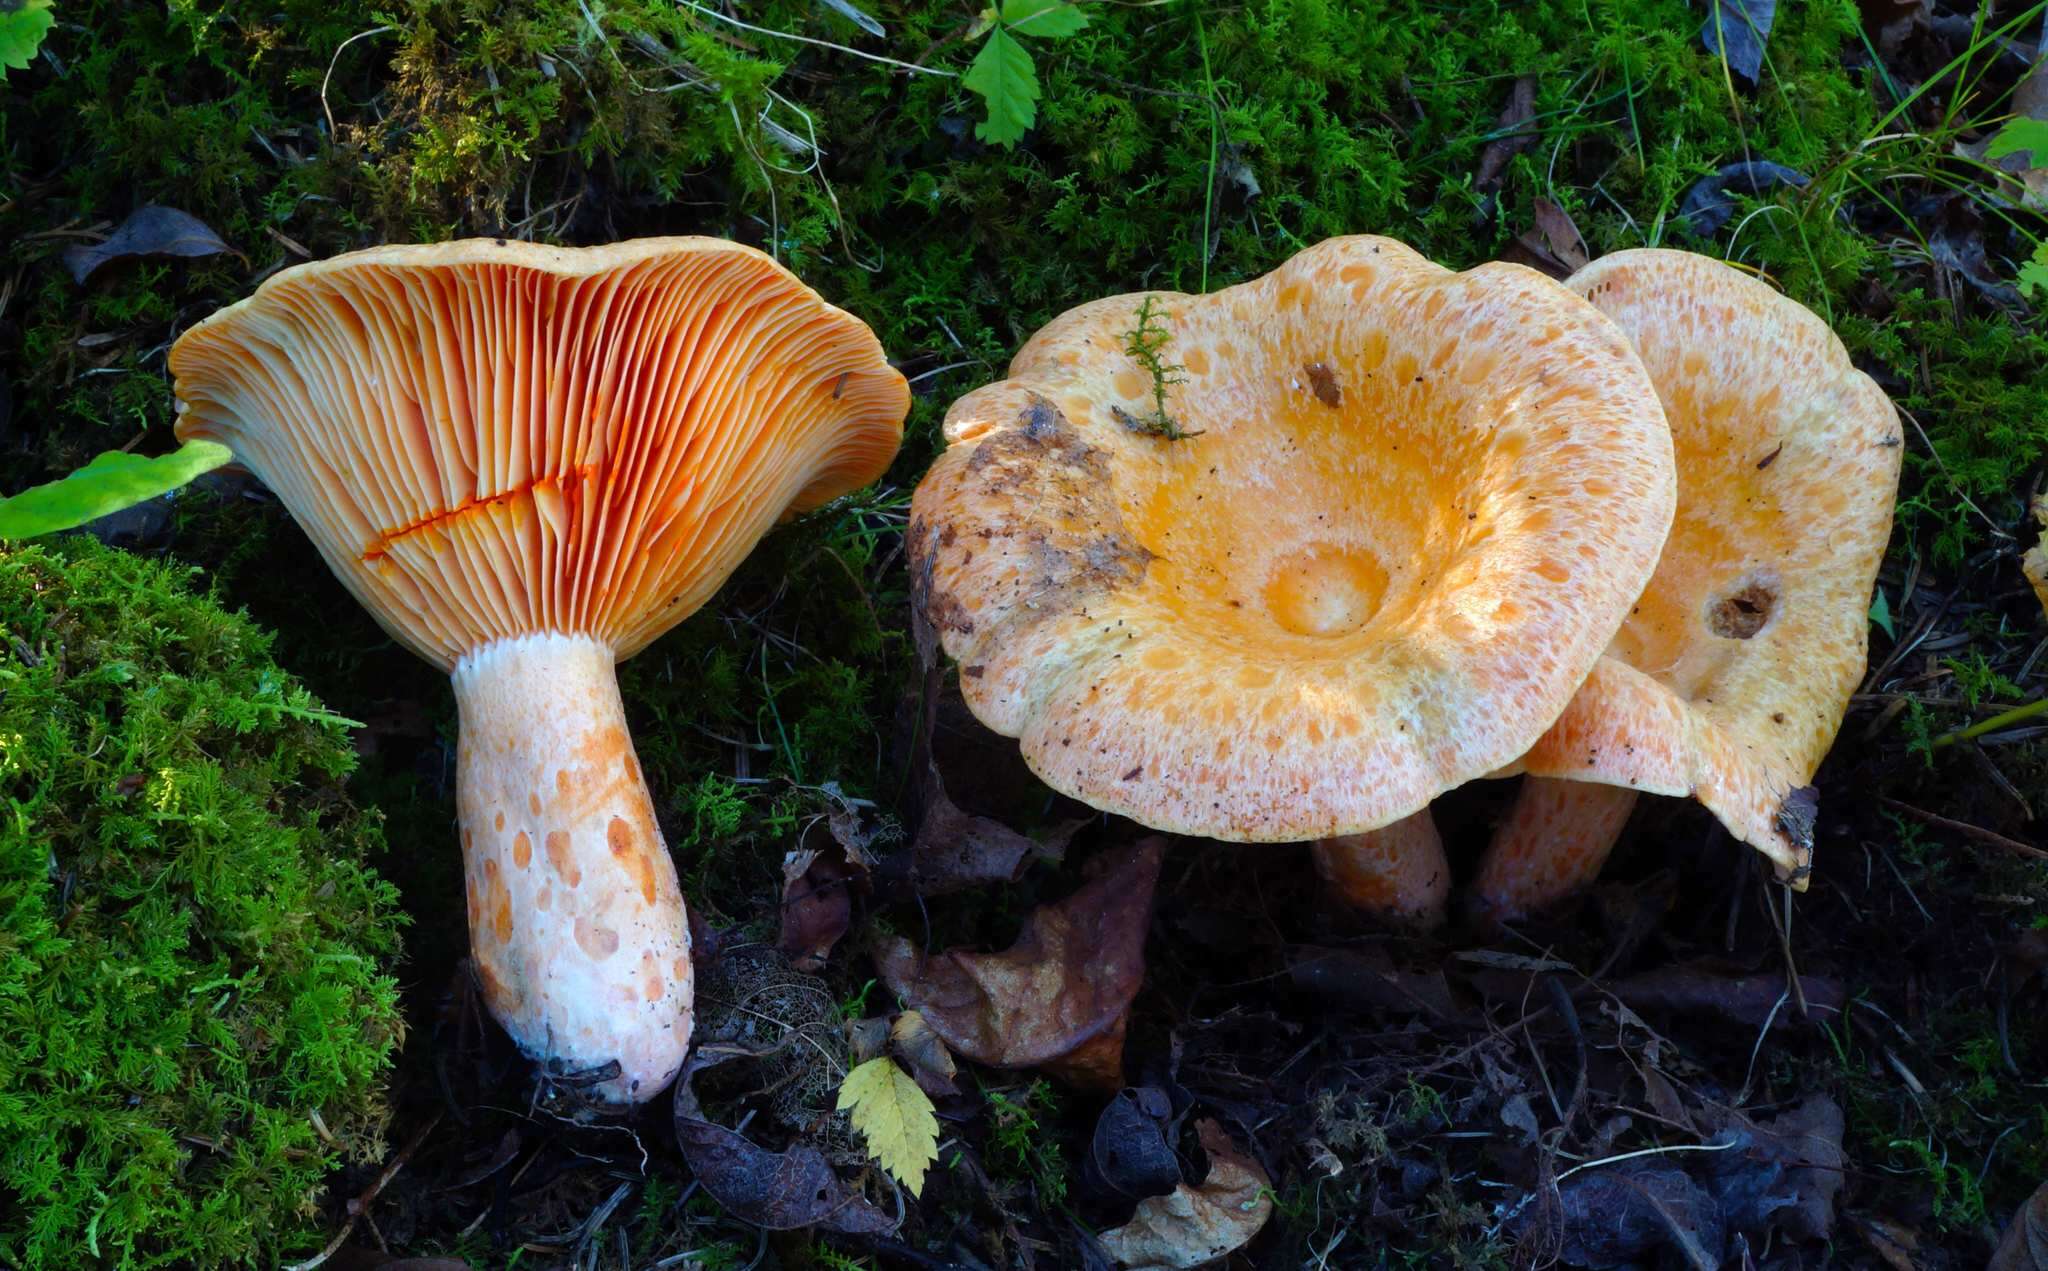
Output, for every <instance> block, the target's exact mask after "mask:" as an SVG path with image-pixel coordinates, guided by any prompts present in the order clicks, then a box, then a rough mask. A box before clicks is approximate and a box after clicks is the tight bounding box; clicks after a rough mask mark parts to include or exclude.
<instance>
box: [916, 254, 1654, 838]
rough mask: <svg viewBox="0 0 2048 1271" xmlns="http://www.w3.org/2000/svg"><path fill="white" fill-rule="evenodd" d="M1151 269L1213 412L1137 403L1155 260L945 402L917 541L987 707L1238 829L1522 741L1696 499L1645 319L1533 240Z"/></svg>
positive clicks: (1183, 354)
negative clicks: (1249, 272)
mask: <svg viewBox="0 0 2048 1271" xmlns="http://www.w3.org/2000/svg"><path fill="white" fill-rule="evenodd" d="M1150 299H1151V302H1152V309H1150V310H1148V312H1156V313H1157V314H1158V315H1159V318H1160V321H1161V323H1162V324H1163V328H1164V330H1165V331H1166V332H1167V334H1168V337H1169V338H1168V339H1167V340H1166V342H1165V343H1164V345H1163V347H1162V348H1161V349H1160V350H1159V351H1158V356H1159V357H1160V359H1161V360H1162V361H1164V362H1166V363H1170V364H1173V366H1174V368H1177V369H1176V370H1175V373H1174V374H1170V375H1169V376H1168V377H1167V378H1168V380H1169V383H1168V385H1167V388H1166V403H1165V404H1166V409H1167V411H1168V413H1169V414H1170V415H1171V416H1172V417H1173V418H1174V419H1176V420H1177V421H1179V424H1180V425H1181V428H1182V430H1183V431H1184V432H1185V433H1187V434H1191V435H1187V436H1185V437H1184V438H1183V439H1181V440H1166V439H1163V438H1161V437H1159V436H1155V435H1150V434H1147V433H1144V432H1141V431H1139V430H1138V429H1136V428H1134V427H1133V422H1134V421H1139V420H1143V419H1146V418H1148V417H1151V416H1152V413H1153V411H1154V408H1155V407H1154V400H1153V392H1154V380H1153V378H1152V376H1151V375H1150V374H1149V372H1148V370H1147V368H1146V367H1145V366H1144V365H1142V364H1141V362H1140V360H1139V359H1137V358H1135V357H1134V356H1133V355H1132V353H1131V352H1130V351H1129V349H1128V347H1127V345H1128V344H1129V340H1130V333H1131V332H1132V331H1133V329H1134V328H1136V327H1137V326H1138V325H1139V320H1138V310H1139V306H1140V302H1141V297H1139V296H1135V295H1133V296H1119V297H1113V298H1110V299H1106V300H1098V301H1095V302H1093V303H1091V304H1086V305H1083V306H1081V307H1080V308H1078V309H1075V310H1073V311H1071V312H1069V313H1067V314H1065V315H1063V316H1062V317H1060V318H1058V319H1056V320H1055V321H1054V322H1052V323H1051V324H1050V325H1049V326H1047V327H1046V328H1045V329H1044V330H1042V331H1040V332H1039V333H1038V334H1037V335H1035V336H1033V337H1032V339H1031V340H1030V341H1029V342H1028V343H1027V344H1026V345H1025V346H1024V348H1023V349H1022V350H1021V351H1020V352H1019V353H1018V354H1017V356H1016V359H1015V360H1014V361H1013V362H1012V363H1011V365H1010V378H1009V379H1007V380H1005V381H1002V382H1000V383H997V384H992V385H989V386H987V387H985V388H982V389H979V390H977V391H976V392H974V393H971V394H969V395H968V396H966V397H965V398H963V399H961V400H960V401H959V402H957V403H955V405H954V406H953V409H952V410H951V411H950V412H949V414H948V415H947V418H946V423H945V436H946V440H947V442H948V443H949V444H948V448H947V450H946V451H945V453H944V454H943V455H941V456H940V458H939V459H938V461H937V462H936V463H935V464H934V465H933V466H932V469H931V471H930V472H929V473H928V474H927V475H926V476H925V479H924V481H923V482H922V483H921V484H920V485H919V487H918V490H917V493H916V496H915V499H914V501H913V510H912V527H911V543H910V550H911V552H912V562H913V567H914V570H915V577H916V578H917V580H918V585H919V588H920V593H921V605H922V608H923V612H924V614H925V616H926V617H927V619H928V620H929V621H930V622H931V623H932V624H933V625H934V626H935V627H936V629H937V630H938V632H939V634H940V636H941V638H942V640H943V643H944V647H945V649H946V651H947V652H948V653H949V654H951V655H952V656H953V657H954V658H956V659H958V661H959V662H960V664H961V687H962V691H963V693H964V695H965V697H966V700H967V703H968V705H969V707H970V708H971V709H972V710H973V711H974V713H975V714H976V715H977V716H978V717H979V718H980V719H981V720H982V721H983V722H984V723H986V724H987V725H989V726H990V727H991V728H993V729H995V730H996V731H997V732H999V733H1002V734H1004V735H1007V736H1013V737H1017V738H1019V739H1020V741H1021V744H1022V748H1023V753H1024V756H1025V758H1026V760H1027V761H1028V762H1029V763H1030V764H1031V766H1032V768H1033V769H1034V770H1035V771H1036V772H1037V773H1038V774H1039V775H1040V776H1041V777H1042V778H1043V779H1044V780H1045V781H1046V782H1047V783H1048V784H1050V785H1052V786H1053V787H1054V788H1056V789H1058V790H1060V791H1063V792H1064V793H1067V794H1069V795H1072V796H1074V797H1076V798H1079V799H1082V800H1084V801H1085V802H1087V803H1089V804H1091V805H1093V806H1095V807H1097V808H1101V809H1104V810H1106V811H1111V812H1116V813H1119V814H1122V815H1125V816H1128V817H1131V818H1132V819H1134V820H1137V821H1140V822H1142V823H1144V824H1146V825H1149V826H1154V827H1157V828H1160V829H1166V830H1171V831H1176V832H1181V833H1189V834H1200V835H1207V836H1210V837H1215V838H1222V839H1231V840H1238V841H1260V842H1278V841H1295V840H1305V839H1314V838H1320V837H1324V836H1329V835H1339V834H1351V833H1358V832H1362V831H1366V830H1371V829H1374V828H1376V827H1379V826H1383V825H1387V824H1389V823H1390V822H1393V821H1397V820H1400V819H1401V818H1403V817H1406V816H1408V815H1409V814H1411V813H1413V812H1416V811H1418V810H1419V809H1421V808H1422V807H1423V806H1424V805H1426V804H1427V803H1428V802H1429V800H1430V799H1431V798H1432V797H1433V796H1434V795H1436V794H1437V793H1439V792H1440V791H1442V790H1445V789H1448V788H1449V787H1452V786H1455V785H1458V784H1460V783H1462V782H1464V781H1467V780H1470V779H1471V778H1473V777H1478V776H1483V775H1485V774H1486V773H1488V772H1491V771H1493V770H1494V769H1496V768H1498V767H1500V766H1501V765H1502V764H1504V763H1507V762H1509V761H1510V760H1512V759H1513V758H1514V757H1515V756H1517V755H1519V754H1521V753H1522V752H1523V751H1525V750H1526V749H1527V748H1528V746H1529V745H1530V743H1532V742H1533V741H1534V740H1535V739H1536V737H1537V736H1539V735H1540V734H1541V733H1542V731H1543V730H1544V729H1545V728H1547V727H1548V726H1549V725H1550V723H1551V722H1552V721H1553V720H1554V719H1555V718H1556V716H1557V713H1558V711H1559V710H1561V709H1562V708H1563V705H1564V703H1565V701H1566V700H1567V699H1568V698H1569V697H1570V696H1571V693H1572V691H1573V690H1574V689H1575V688H1577V686H1578V684H1579V683H1580V681H1581V680H1582V679H1583V678H1584V677H1585V675H1586V673H1587V671H1588V670H1590V669H1591V668H1592V666H1593V664H1594V662H1595V661H1596V660H1597V659H1598V657H1599V655H1600V651H1601V650H1602V649H1603V648H1604V647H1605V646H1606V644H1607V642H1608V640H1609V639H1610V638H1611V637H1612V635H1613V633H1614V631H1615V629H1616V627H1617V626H1618V625H1619V624H1620V622H1621V620H1622V618H1623V617H1624V616H1625V615H1626V613H1627V610H1628V605H1629V602H1630V601H1631V600H1633V599H1634V597H1635V595H1636V593H1637V592H1639V591H1640V590H1641V587H1642V585H1643V583H1644V582H1645V581H1646V580H1647V579H1648V577H1649V574H1650V570H1651V568H1652V566H1653V565H1654V562H1655V560H1656V556H1657V551H1658V547H1659V546H1660V545H1661V543H1662V542H1663V539H1664V534H1665V531H1666V529H1667V527H1668V525H1669V523H1670V518H1671V509H1672V500H1673V491H1674V483H1673V474H1672V467H1671V455H1670V440H1669V435H1668V432H1667V430H1666V429H1665V427H1664V422H1663V416H1662V412H1661V411H1660V409H1659V407H1658V404H1657V400H1656V394H1655V392H1654V391H1653V390H1652V389H1651V388H1650V386H1649V383H1648V380H1647V378H1646V377H1645V376H1644V374H1643V370H1642V367H1641V365H1640V363H1639V362H1638V361H1637V359H1636V357H1635V355H1634V353H1633V352H1632V351H1631V350H1630V349H1629V347H1628V343H1627V341H1626V340H1625V339H1623V338H1622V336H1621V334H1620V332H1619V331H1617V330H1616V329H1615V328H1614V326H1613V325H1612V324H1611V323H1609V322H1608V321H1607V320H1606V319H1604V318H1603V317H1602V316H1601V315H1600V314H1599V313H1598V312H1597V311H1596V310H1594V309H1593V308H1591V307H1590V306H1588V305H1586V304H1585V303H1584V302H1583V301H1581V300H1579V299H1578V298H1577V297H1575V296H1573V295H1571V294H1570V293H1569V292H1567V291H1565V290H1564V289H1563V288H1561V287H1559V286H1557V285H1556V284H1555V283H1552V282H1550V281H1549V280H1548V279H1545V278H1543V277H1542V276H1541V275H1539V274H1536V273H1534V272H1533V271H1530V270H1527V269H1523V268H1521V267H1519V266H1514V265H1501V264H1492V265H1483V266H1481V267H1479V268H1477V269H1474V270H1471V271H1469V272H1466V273H1461V274H1454V273H1451V272H1450V271H1448V270H1445V269H1443V268H1441V267H1439V266H1437V265H1434V264H1431V263H1430V262H1429V261H1427V260H1425V259H1423V258H1422V257H1421V256H1418V255H1417V254H1416V253H1414V252H1413V251H1410V250H1409V249H1408V248H1406V247H1404V246H1402V245H1401V244H1399V243H1396V242H1394V241H1392V240H1389V239H1384V238H1371V237H1358V238H1344V239H1334V240H1331V241H1329V242H1325V243H1322V244H1319V245H1317V246H1315V247H1312V248H1310V249H1308V250H1307V251H1304V252H1302V253H1301V254H1300V255H1298V256H1296V257H1295V258H1294V259H1292V260H1290V261H1289V262H1287V263H1286V264H1285V265H1282V266H1281V267H1280V268H1279V269H1277V270H1275V271H1273V272H1272V273H1270V274H1267V275H1266V276H1265V277H1263V278H1259V279H1256V280H1254V281H1252V282H1248V283H1245V284H1243V285H1241V286H1237V287H1232V288H1229V289H1227V290H1224V291H1220V292H1217V293H1214V294H1211V295H1207V296H1186V295H1177V294H1171V293H1155V294H1154V295H1152V296H1151V297H1150ZM1161 369H1163V370H1164V369H1168V368H1165V367H1162V368H1161ZM1176 375H1177V376H1178V377H1179V378H1176Z"/></svg>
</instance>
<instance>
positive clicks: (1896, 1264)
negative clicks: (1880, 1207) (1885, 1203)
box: [1848, 1214, 1920, 1271]
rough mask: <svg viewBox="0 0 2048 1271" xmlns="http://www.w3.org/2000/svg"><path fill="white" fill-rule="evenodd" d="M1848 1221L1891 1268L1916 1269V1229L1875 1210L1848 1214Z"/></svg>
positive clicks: (1918, 1243)
mask: <svg viewBox="0 0 2048 1271" xmlns="http://www.w3.org/2000/svg"><path fill="white" fill-rule="evenodd" d="M1848 1218H1849V1225H1850V1226H1851V1227H1853V1228H1854V1229H1855V1231H1856V1234H1857V1235H1859V1236H1861V1237H1863V1243H1865V1244H1867V1245H1869V1246H1870V1251H1871V1252H1872V1253H1874V1254H1876V1255H1877V1256H1878V1257H1880V1258H1883V1259H1884V1261H1885V1265H1886V1266H1889V1267H1891V1268H1892V1271H1920V1233H1919V1232H1917V1231H1915V1230H1913V1229H1912V1228H1911V1227H1908V1226H1905V1225H1904V1224H1902V1223H1896V1222H1893V1221H1892V1220H1890V1219H1889V1218H1879V1217H1878V1216H1877V1215H1875V1214H1850V1215H1848Z"/></svg>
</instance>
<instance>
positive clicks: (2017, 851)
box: [1877, 795, 2048, 861]
mask: <svg viewBox="0 0 2048 1271" xmlns="http://www.w3.org/2000/svg"><path fill="white" fill-rule="evenodd" d="M1877 801H1878V802H1879V803H1882V804H1883V805H1884V806H1886V807H1888V808H1890V809H1891V810H1892V811H1894V812H1903V813H1905V814H1906V815H1907V816H1910V817H1912V818H1914V819H1915V820H1920V821H1925V822H1927V824H1929V825H1932V826H1935V827H1937V828H1939V829H1944V830H1951V831H1954V832H1955V833H1957V834H1960V835H1962V836H1964V837H1965V838H1973V839H1976V840H1977V841H1978V842H1980V843H1989V844H1991V846H1993V847H2001V848H2004V849H2005V850H2006V851H2008V852H2011V853H2013V854H2014V855H2016V856H2024V857H2027V858H2028V859H2029V860H2036V861H2048V851H2044V850H2042V849H2041V848H2038V847H2035V846H2034V845H2033V844H2032V843H2022V842H2020V841H2019V840H2018V839H2012V838H2007V837H2006V836H2005V835H2003V834H2000V833H1999V832H1998V831H1996V830H1987V829H1984V828H1983V827H1982V826H1976V825H1971V824H1970V823H1969V822H1967V821H1955V820H1951V819H1949V818H1948V817H1945V816H1941V815H1939V814H1937V813H1934V812H1929V811H1928V810H1927V809H1925V808H1916V807H1914V806H1913V805H1912V804H1910V803H1901V802H1899V801H1898V800H1897V799H1894V798H1892V797H1890V796H1889V795H1879V796H1878V797H1877Z"/></svg>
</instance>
